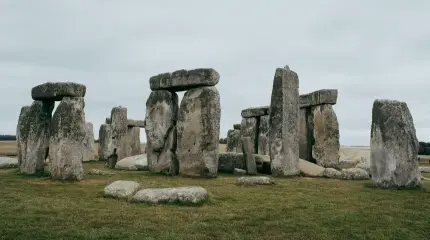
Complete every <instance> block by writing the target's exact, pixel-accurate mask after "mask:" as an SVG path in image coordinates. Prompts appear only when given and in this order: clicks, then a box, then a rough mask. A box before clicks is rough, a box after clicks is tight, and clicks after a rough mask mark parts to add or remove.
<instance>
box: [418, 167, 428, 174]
mask: <svg viewBox="0 0 430 240" xmlns="http://www.w3.org/2000/svg"><path fill="white" fill-rule="evenodd" d="M419 169H420V172H422V173H430V167H423V166H421V167H419Z"/></svg>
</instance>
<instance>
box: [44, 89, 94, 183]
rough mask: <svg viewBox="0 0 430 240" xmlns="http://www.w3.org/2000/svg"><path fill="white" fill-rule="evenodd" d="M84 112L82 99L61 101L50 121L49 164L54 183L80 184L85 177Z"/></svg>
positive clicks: (70, 98)
mask: <svg viewBox="0 0 430 240" xmlns="http://www.w3.org/2000/svg"><path fill="white" fill-rule="evenodd" d="M84 108H85V102H84V98H82V97H64V98H63V100H62V101H61V102H60V104H59V105H58V107H57V110H56V111H55V113H54V116H53V117H52V123H51V127H50V130H51V138H50V141H49V160H50V162H51V176H52V178H53V179H61V180H81V179H82V178H83V177H84V169H83V166H82V160H83V152H84V145H83V141H84V139H85V129H86V127H85V112H84Z"/></svg>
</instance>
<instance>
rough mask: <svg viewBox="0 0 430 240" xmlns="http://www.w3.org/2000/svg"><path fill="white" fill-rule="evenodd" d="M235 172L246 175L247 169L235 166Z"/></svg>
mask: <svg viewBox="0 0 430 240" xmlns="http://www.w3.org/2000/svg"><path fill="white" fill-rule="evenodd" d="M233 173H234V174H237V175H246V170H244V169H240V168H235V169H234V171H233Z"/></svg>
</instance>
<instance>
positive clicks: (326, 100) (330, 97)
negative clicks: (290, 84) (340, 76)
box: [299, 89, 338, 108]
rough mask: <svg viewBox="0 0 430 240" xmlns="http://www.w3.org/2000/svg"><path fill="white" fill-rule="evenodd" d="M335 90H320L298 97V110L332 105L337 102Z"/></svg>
mask: <svg viewBox="0 0 430 240" xmlns="http://www.w3.org/2000/svg"><path fill="white" fill-rule="evenodd" d="M337 95H338V93H337V89H320V90H318V91H315V92H311V93H308V94H302V95H300V100H299V106H300V108H305V107H311V106H317V105H322V104H331V105H334V104H336V102H337Z"/></svg>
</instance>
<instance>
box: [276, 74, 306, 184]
mask: <svg viewBox="0 0 430 240" xmlns="http://www.w3.org/2000/svg"><path fill="white" fill-rule="evenodd" d="M298 121H299V78H298V76H297V74H296V73H295V72H294V71H291V70H287V69H283V68H277V69H276V73H275V77H274V80H273V88H272V96H271V102H270V130H269V143H270V161H271V171H272V175H273V176H294V175H298V174H299V173H300V171H299V122H298Z"/></svg>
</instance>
